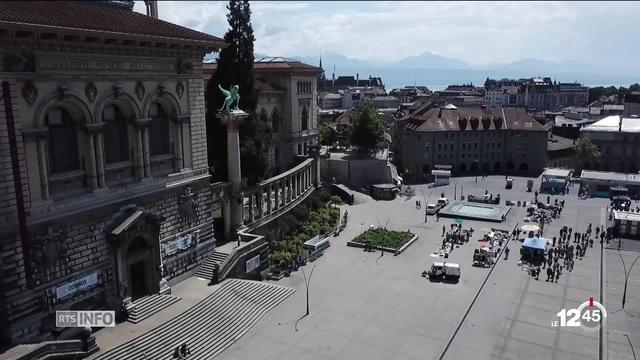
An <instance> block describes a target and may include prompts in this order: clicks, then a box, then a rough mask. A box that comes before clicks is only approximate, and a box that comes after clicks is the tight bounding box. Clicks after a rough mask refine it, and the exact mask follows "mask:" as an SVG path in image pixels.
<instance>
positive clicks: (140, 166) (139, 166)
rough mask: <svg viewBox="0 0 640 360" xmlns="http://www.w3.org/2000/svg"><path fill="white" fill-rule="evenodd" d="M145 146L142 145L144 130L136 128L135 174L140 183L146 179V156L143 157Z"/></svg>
mask: <svg viewBox="0 0 640 360" xmlns="http://www.w3.org/2000/svg"><path fill="white" fill-rule="evenodd" d="M143 147H144V146H143V144H142V128H140V127H136V142H135V146H134V151H135V153H134V162H135V173H136V179H137V180H138V181H140V180H142V179H143V178H144V156H143V154H142V153H143Z"/></svg>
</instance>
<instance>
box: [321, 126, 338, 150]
mask: <svg viewBox="0 0 640 360" xmlns="http://www.w3.org/2000/svg"><path fill="white" fill-rule="evenodd" d="M318 135H319V137H320V144H322V145H327V146H332V145H333V144H334V143H335V142H336V141H337V140H338V137H337V135H336V132H335V131H334V130H333V129H331V128H330V127H329V125H327V123H326V122H324V121H319V126H318Z"/></svg>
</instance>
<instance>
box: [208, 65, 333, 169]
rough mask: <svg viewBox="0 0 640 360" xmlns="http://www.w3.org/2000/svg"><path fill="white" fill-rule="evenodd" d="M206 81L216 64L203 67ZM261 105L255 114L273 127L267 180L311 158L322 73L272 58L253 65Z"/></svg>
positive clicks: (316, 136)
mask: <svg viewBox="0 0 640 360" xmlns="http://www.w3.org/2000/svg"><path fill="white" fill-rule="evenodd" d="M203 66H204V71H203V73H204V74H203V75H204V80H205V82H206V81H208V80H209V79H210V78H211V75H213V74H214V73H215V71H216V64H215V63H204V64H203ZM254 71H255V77H256V83H255V84H256V85H255V86H256V90H257V92H258V101H257V106H256V113H257V114H258V116H259V118H260V119H261V120H262V121H265V122H266V123H268V124H270V125H271V134H272V139H271V147H270V149H269V156H268V159H269V164H268V166H267V177H271V176H275V175H277V174H279V173H281V172H284V171H286V170H288V169H290V168H291V167H292V166H293V165H295V164H296V157H298V156H300V157H306V156H308V155H309V147H310V146H311V145H317V144H318V101H317V98H318V91H317V87H318V75H319V74H320V73H321V72H322V69H320V68H319V67H315V66H312V65H308V64H304V63H302V62H299V61H297V60H292V59H287V58H281V57H269V58H261V59H257V60H256V61H255V63H254Z"/></svg>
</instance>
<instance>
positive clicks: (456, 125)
mask: <svg viewBox="0 0 640 360" xmlns="http://www.w3.org/2000/svg"><path fill="white" fill-rule="evenodd" d="M403 121H404V122H405V126H406V127H407V128H409V129H413V130H416V131H465V130H496V129H505V128H506V129H507V130H526V131H546V130H547V129H546V128H545V126H544V125H542V124H540V122H538V121H537V120H536V119H534V118H533V117H532V116H531V115H529V114H527V112H526V111H525V110H523V109H518V108H504V109H483V108H481V107H463V108H457V109H444V108H440V107H433V105H431V104H428V105H425V106H423V107H422V108H420V109H418V110H416V111H415V112H413V113H411V114H410V115H408V116H407V117H406V118H405V119H403ZM505 124H506V126H505Z"/></svg>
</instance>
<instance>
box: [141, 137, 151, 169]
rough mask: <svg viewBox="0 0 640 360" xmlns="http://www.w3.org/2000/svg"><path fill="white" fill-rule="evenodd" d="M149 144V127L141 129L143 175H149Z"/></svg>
mask: <svg viewBox="0 0 640 360" xmlns="http://www.w3.org/2000/svg"><path fill="white" fill-rule="evenodd" d="M149 149H150V144H149V128H148V127H145V128H143V129H142V157H143V160H144V177H151V151H150V150H149Z"/></svg>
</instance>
